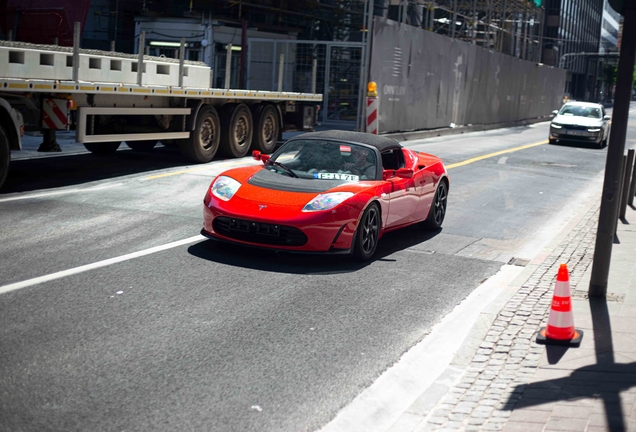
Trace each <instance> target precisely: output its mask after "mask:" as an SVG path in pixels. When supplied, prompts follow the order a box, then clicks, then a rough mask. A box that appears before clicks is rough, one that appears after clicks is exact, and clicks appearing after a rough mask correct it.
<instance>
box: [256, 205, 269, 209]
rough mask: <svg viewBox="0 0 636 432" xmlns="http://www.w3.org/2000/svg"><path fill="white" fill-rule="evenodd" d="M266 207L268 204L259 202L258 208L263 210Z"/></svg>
mask: <svg viewBox="0 0 636 432" xmlns="http://www.w3.org/2000/svg"><path fill="white" fill-rule="evenodd" d="M264 208H267V206H266V205H265V204H259V205H258V209H259V210H263V209H264Z"/></svg>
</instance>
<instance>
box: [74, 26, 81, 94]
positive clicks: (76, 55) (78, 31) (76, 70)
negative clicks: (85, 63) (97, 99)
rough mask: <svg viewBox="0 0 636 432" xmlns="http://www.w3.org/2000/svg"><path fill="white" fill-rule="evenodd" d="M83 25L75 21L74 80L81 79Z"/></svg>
mask: <svg viewBox="0 0 636 432" xmlns="http://www.w3.org/2000/svg"><path fill="white" fill-rule="evenodd" d="M81 29H82V25H81V24H80V23H79V22H75V25H74V26H73V81H75V82H77V81H79V62H80V56H79V50H80V38H81V35H82V33H81V31H82V30H81Z"/></svg>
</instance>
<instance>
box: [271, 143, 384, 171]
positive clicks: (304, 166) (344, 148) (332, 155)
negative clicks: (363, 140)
mask: <svg viewBox="0 0 636 432" xmlns="http://www.w3.org/2000/svg"><path fill="white" fill-rule="evenodd" d="M271 161H272V163H269V164H267V169H269V170H270V171H273V172H276V173H279V174H282V175H287V176H290V177H294V176H297V177H300V178H304V179H316V180H345V181H362V180H373V179H375V178H376V155H375V152H374V151H373V149H371V148H369V147H365V146H362V145H356V144H351V143H340V142H337V141H322V140H302V139H298V140H293V141H289V142H287V143H286V144H285V145H284V146H283V147H281V148H280V149H279V150H278V151H277V152H276V154H275V155H274V156H273V157H272V159H271ZM290 171H291V172H290Z"/></svg>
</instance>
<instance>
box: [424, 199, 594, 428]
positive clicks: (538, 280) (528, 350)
mask: <svg viewBox="0 0 636 432" xmlns="http://www.w3.org/2000/svg"><path fill="white" fill-rule="evenodd" d="M598 209H599V208H598V206H597V207H595V208H591V209H590V210H589V211H588V213H587V214H586V215H585V216H584V217H583V218H582V219H581V220H580V222H579V223H578V225H577V226H576V227H575V228H574V229H573V230H572V231H571V232H570V233H569V235H568V236H567V237H566V238H565V239H564V240H563V241H562V242H561V244H560V245H559V246H558V247H557V248H556V249H555V250H554V251H553V252H552V253H551V254H550V255H549V256H548V258H547V259H546V260H545V261H544V262H543V264H541V265H540V266H539V267H538V268H537V269H536V271H535V272H534V273H533V274H532V275H531V276H530V278H528V280H527V281H526V282H525V283H524V284H523V285H522V287H521V288H520V289H519V290H518V292H517V293H516V294H515V295H514V296H513V297H512V298H511V299H510V300H509V301H508V302H507V304H506V305H505V306H504V307H503V308H502V310H501V311H500V312H499V314H498V315H497V317H496V319H495V321H494V322H493V323H492V325H491V327H490V329H489V331H488V333H487V335H486V337H485V339H484V341H483V342H482V343H481V345H480V346H479V349H478V350H477V352H476V353H475V355H474V357H473V359H472V362H471V364H470V367H469V368H468V370H467V371H466V372H465V373H464V375H463V377H462V378H461V380H460V382H459V383H458V384H456V385H455V386H454V387H453V388H452V389H451V390H450V391H449V392H448V393H447V394H446V396H444V397H443V398H442V399H441V400H440V401H439V403H438V404H437V405H436V406H435V407H434V408H433V409H432V410H431V412H430V414H429V415H428V417H427V418H426V419H425V421H423V422H422V424H421V425H420V426H419V427H417V429H416V431H418V432H423V431H454V432H456V431H493V430H504V431H517V430H519V431H533V430H551V429H545V428H546V427H548V426H546V425H552V426H554V430H585V428H586V427H588V426H590V425H589V424H587V423H586V425H585V426H581V425H580V424H576V422H574V421H569V420H571V418H568V417H567V416H566V417H564V418H565V419H566V420H568V421H565V422H564V421H559V420H554V421H552V423H549V422H550V417H551V416H552V412H551V411H550V410H549V409H548V408H550V406H549V405H545V404H538V403H537V404H535V405H533V406H538V405H541V406H542V407H543V409H540V410H539V409H536V410H531V411H525V412H524V411H515V409H516V408H520V407H521V406H522V404H519V401H520V400H521V399H522V397H523V400H524V401H528V400H531V399H532V398H533V397H539V398H541V397H543V396H546V395H547V396H553V395H550V394H549V392H550V389H541V388H529V387H528V384H529V383H531V382H532V381H533V379H534V380H535V381H536V376H535V374H536V372H537V368H538V366H539V364H540V360H541V358H542V356H543V355H544V353H545V351H546V348H545V346H543V345H538V344H537V343H536V342H535V336H536V333H537V331H538V330H539V327H541V325H542V323H543V324H544V323H545V322H546V321H547V316H548V313H549V308H550V304H551V302H552V290H553V288H554V284H555V279H556V274H557V271H558V267H559V265H560V264H562V263H566V264H567V265H568V269H569V271H570V286H571V289H572V293H573V298H585V297H586V294H585V293H586V291H587V288H588V287H587V286H578V284H579V283H580V282H581V280H582V279H584V275H585V273H586V271H588V269H589V267H590V265H591V263H592V258H593V254H594V243H595V239H596V229H597V225H598ZM576 324H577V321H576V318H575V325H576ZM586 337H588V338H591V337H592V335H587V336H586ZM567 372H568V373H570V371H569V370H568V371H567ZM552 391H553V392H554V391H555V389H552ZM546 392H548V393H546ZM544 402H546V403H547V402H548V401H547V400H545V401H544ZM553 405H554V404H553ZM587 411H590V410H587ZM587 411H586V412H587ZM590 412H591V411H590ZM537 420H538V421H537ZM562 423H563V424H562ZM588 423H589V422H588ZM588 430H590V431H592V429H588Z"/></svg>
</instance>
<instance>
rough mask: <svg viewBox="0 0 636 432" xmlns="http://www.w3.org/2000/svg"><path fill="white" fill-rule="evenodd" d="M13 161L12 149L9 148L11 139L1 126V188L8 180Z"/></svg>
mask: <svg viewBox="0 0 636 432" xmlns="http://www.w3.org/2000/svg"><path fill="white" fill-rule="evenodd" d="M10 161H11V149H10V148H9V137H8V136H7V134H6V133H5V132H4V129H2V126H0V187H2V184H3V183H4V181H5V180H6V178H7V173H8V172H9V162H10Z"/></svg>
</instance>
